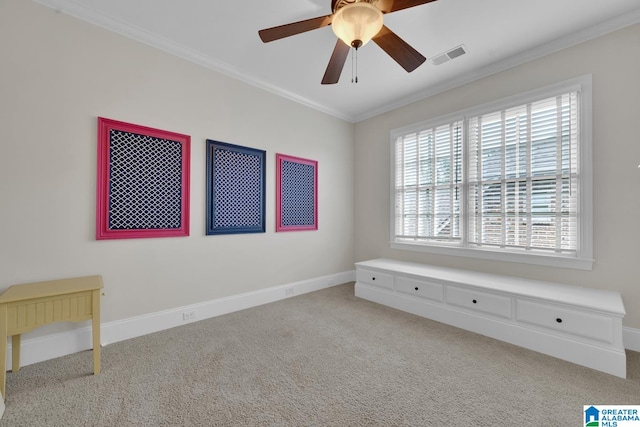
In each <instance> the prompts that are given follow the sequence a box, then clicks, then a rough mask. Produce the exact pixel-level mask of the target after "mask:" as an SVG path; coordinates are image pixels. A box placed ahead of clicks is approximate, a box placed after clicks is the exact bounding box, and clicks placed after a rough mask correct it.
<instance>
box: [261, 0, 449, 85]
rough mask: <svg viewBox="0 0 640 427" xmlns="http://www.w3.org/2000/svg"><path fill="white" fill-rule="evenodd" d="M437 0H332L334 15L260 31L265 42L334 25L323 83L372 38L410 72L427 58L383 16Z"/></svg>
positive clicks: (333, 77)
mask: <svg viewBox="0 0 640 427" xmlns="http://www.w3.org/2000/svg"><path fill="white" fill-rule="evenodd" d="M433 1H436V0H331V10H332V11H333V13H332V14H331V15H326V16H319V17H317V18H311V19H306V20H304V21H298V22H292V23H290V24H285V25H279V26H277V27H272V28H266V29H264V30H260V31H258V34H259V35H260V38H261V39H262V41H263V42H264V43H268V42H271V41H274V40H278V39H282V38H285V37H289V36H294V35H296V34H300V33H304V32H307V31H311V30H315V29H318V28H322V27H326V26H328V25H331V28H332V29H333V32H334V33H335V34H336V36H337V37H338V41H337V42H336V46H335V48H334V49H333V53H332V54H331V59H330V60H329V65H328V66H327V69H326V71H325V73H324V76H323V78H322V84H335V83H338V80H339V79H340V74H341V73H342V68H343V67H344V63H345V62H346V60H347V55H348V54H349V49H351V48H352V47H353V48H355V49H356V50H357V49H358V48H360V47H362V46H364V45H365V44H366V43H367V42H369V41H370V40H373V42H374V43H375V44H377V45H378V46H380V47H381V48H382V50H384V51H385V52H386V53H387V54H388V55H389V56H391V57H392V58H393V59H394V60H395V61H396V62H397V63H398V64H400V65H401V66H402V68H404V69H405V70H407V72H409V73H410V72H411V71H413V70H415V69H416V68H418V67H419V66H420V65H421V64H422V63H423V62H424V61H425V60H426V58H425V57H424V56H422V54H420V52H418V51H417V50H415V49H414V48H413V47H411V46H410V45H409V44H408V43H407V42H405V41H404V40H402V39H401V38H400V37H399V36H398V35H397V34H396V33H394V32H393V31H391V30H390V29H389V28H387V27H386V26H385V25H384V23H383V15H386V14H387V13H392V12H397V11H399V10H403V9H408V8H410V7H415V6H420V5H422V4H426V3H431V2H433Z"/></svg>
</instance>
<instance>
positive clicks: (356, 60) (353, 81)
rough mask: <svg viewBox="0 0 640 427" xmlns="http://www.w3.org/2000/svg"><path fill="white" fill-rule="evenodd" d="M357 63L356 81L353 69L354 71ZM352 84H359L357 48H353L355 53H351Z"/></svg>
mask: <svg viewBox="0 0 640 427" xmlns="http://www.w3.org/2000/svg"><path fill="white" fill-rule="evenodd" d="M354 57H355V59H354ZM354 62H355V64H356V65H355V70H356V71H355V79H354V77H353V69H354V65H353V63H354ZM351 83H358V48H357V47H355V48H353V52H352V53H351Z"/></svg>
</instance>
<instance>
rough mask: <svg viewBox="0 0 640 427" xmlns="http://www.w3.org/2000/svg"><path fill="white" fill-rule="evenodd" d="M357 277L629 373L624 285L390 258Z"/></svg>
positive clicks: (369, 289) (484, 330) (469, 323)
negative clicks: (619, 288)
mask: <svg viewBox="0 0 640 427" xmlns="http://www.w3.org/2000/svg"><path fill="white" fill-rule="evenodd" d="M356 277H357V282H356V286H355V294H356V296H357V297H360V298H364V299H367V300H370V301H373V302H376V303H379V304H384V305H386V306H389V307H393V308H396V309H399V310H403V311H406V312H409V313H413V314H416V315H418V316H422V317H426V318H429V319H433V320H436V321H438V322H442V323H446V324H449V325H453V326H456V327H459V328H463V329H467V330H469V331H473V332H476V333H479V334H482V335H486V336H489V337H492V338H495V339H498V340H502V341H506V342H509V343H512V344H515V345H519V346H522V347H525V348H528V349H531V350H535V351H538V352H541V353H545V354H548V355H550V356H554V357H557V358H560V359H564V360H567V361H570V362H573V363H577V364H579V365H583V366H587V367H589V368H593V369H597V370H599V371H604V372H607V373H609V374H613V375H616V376H619V377H623V378H625V377H626V356H625V351H624V345H623V342H622V318H623V317H624V315H625V310H624V305H623V303H622V298H621V296H620V293H618V292H612V291H605V290H598V289H587V288H582V287H578V286H567V285H560V284H556V283H549V282H540V281H533V280H526V279H521V278H517V277H507V276H500V275H493V274H485V273H478V272H472V271H467V270H458V269H450V268H444V267H435V266H429V265H424V264H416V263H408V262H402V261H395V260H389V259H375V260H371V261H364V262H359V263H356Z"/></svg>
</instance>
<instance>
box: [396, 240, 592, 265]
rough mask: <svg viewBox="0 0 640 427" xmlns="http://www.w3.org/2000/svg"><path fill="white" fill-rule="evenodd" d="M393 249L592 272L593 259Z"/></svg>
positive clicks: (430, 247)
mask: <svg viewBox="0 0 640 427" xmlns="http://www.w3.org/2000/svg"><path fill="white" fill-rule="evenodd" d="M391 248H392V249H399V250H404V251H415V252H427V253H432V254H438V255H448V256H461V257H467V258H479V259H488V260H492V261H506V262H518V263H523V264H534V265H544V266H548V267H561V268H573V269H576V270H591V269H592V267H593V262H594V260H593V259H584V258H572V257H563V256H550V255H544V254H535V253H526V254H525V253H517V252H503V251H492V250H487V249H484V250H481V249H467V248H458V247H450V246H435V245H421V244H411V243H398V242H391Z"/></svg>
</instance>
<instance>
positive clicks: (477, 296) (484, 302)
mask: <svg viewBox="0 0 640 427" xmlns="http://www.w3.org/2000/svg"><path fill="white" fill-rule="evenodd" d="M446 293H447V297H446V298H447V302H448V303H449V304H453V305H457V306H459V307H464V308H469V309H472V310H478V311H482V312H484V313H489V314H493V315H495V316H500V317H506V318H508V319H510V318H511V298H510V297H506V296H502V295H495V294H489V293H485V292H480V291H476V290H473V289H466V288H458V287H456V286H447V291H446Z"/></svg>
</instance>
